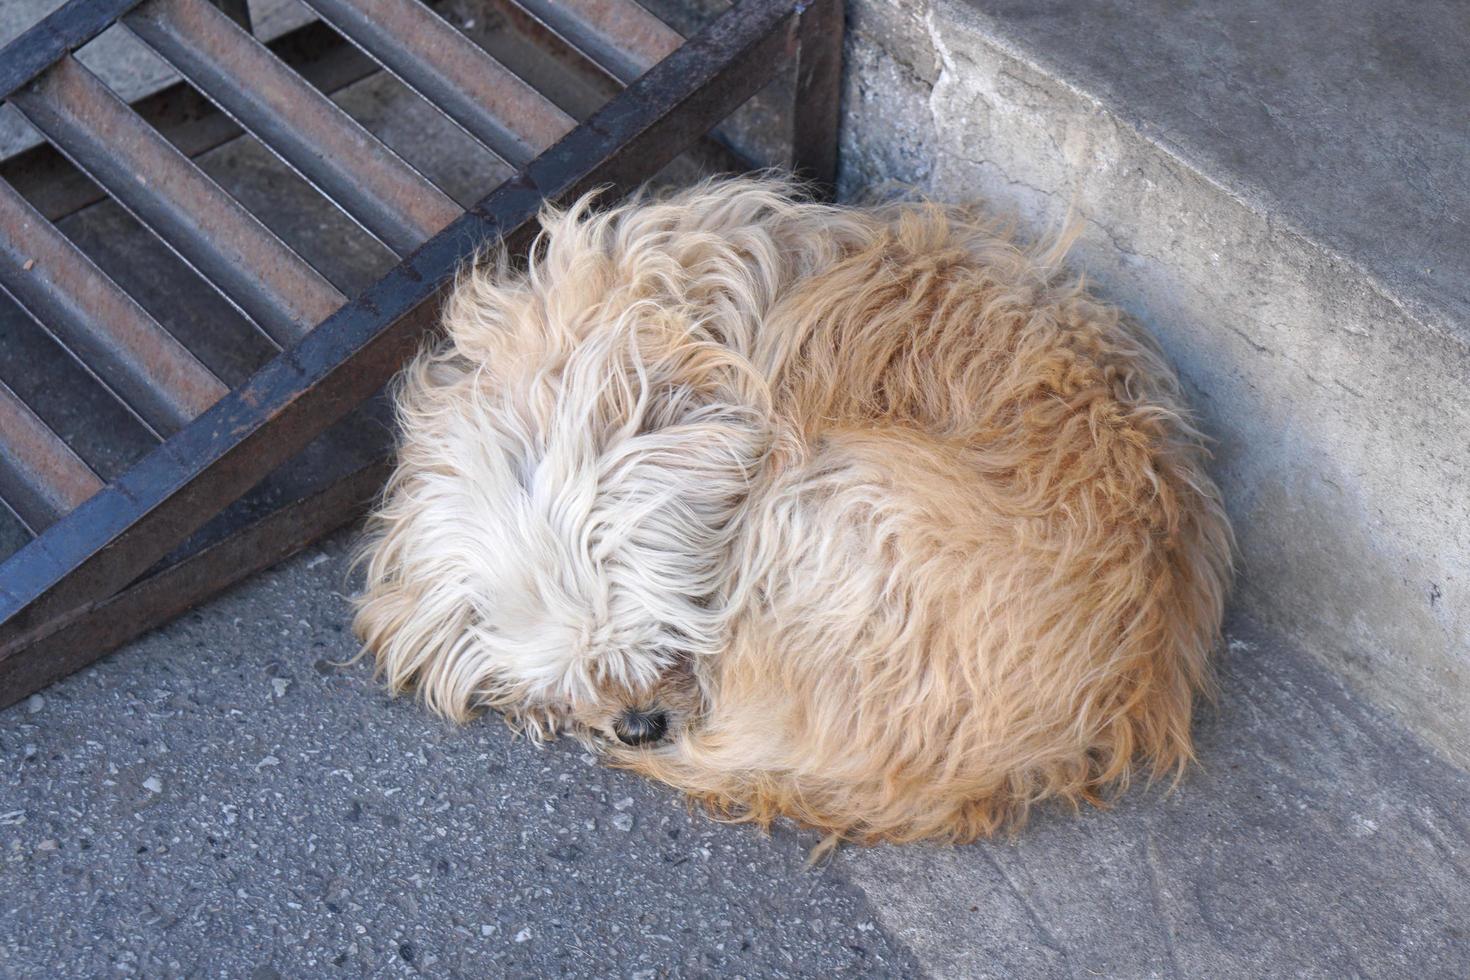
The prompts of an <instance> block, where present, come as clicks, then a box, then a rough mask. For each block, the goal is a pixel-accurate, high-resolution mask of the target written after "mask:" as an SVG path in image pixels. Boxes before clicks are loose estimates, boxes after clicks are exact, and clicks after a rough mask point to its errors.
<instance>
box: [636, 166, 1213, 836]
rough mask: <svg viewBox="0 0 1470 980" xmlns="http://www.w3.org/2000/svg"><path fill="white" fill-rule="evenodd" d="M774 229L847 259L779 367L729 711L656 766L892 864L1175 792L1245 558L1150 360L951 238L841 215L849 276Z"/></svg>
mask: <svg viewBox="0 0 1470 980" xmlns="http://www.w3.org/2000/svg"><path fill="white" fill-rule="evenodd" d="M732 192H734V193H738V190H732ZM776 220H778V221H780V222H782V223H783V224H784V227H783V228H782V229H780V230H779V231H778V233H777V236H778V237H785V238H787V239H788V240H789V239H790V238H791V236H792V234H793V233H792V231H791V228H792V226H793V225H795V226H797V227H798V228H800V227H801V226H802V225H807V226H809V227H808V230H809V233H810V234H811V235H813V236H823V240H822V241H821V242H819V243H816V244H815V245H814V246H813V248H812V251H813V252H815V253H823V252H825V253H826V255H827V257H828V261H827V264H826V265H825V266H824V267H816V268H812V269H811V270H810V271H809V272H808V273H807V274H805V275H803V276H801V277H799V278H796V279H794V280H793V281H792V282H791V283H790V284H789V285H788V286H787V288H786V290H785V292H784V294H783V295H782V296H781V298H780V299H779V300H778V301H777V302H776V303H775V304H774V305H773V308H772V310H771V312H770V315H769V318H768V319H767V320H766V322H765V323H763V324H762V325H761V334H760V338H759V340H758V342H757V346H758V349H759V350H760V351H761V353H759V354H757V359H758V360H763V361H764V363H765V364H766V365H767V370H769V371H770V372H771V382H772V392H773V406H772V411H773V416H774V418H775V419H776V420H777V425H778V426H782V427H784V426H789V427H790V429H791V430H792V433H791V438H788V439H786V440H784V441H783V440H778V441H777V444H778V445H784V446H786V447H789V448H788V450H787V451H785V452H781V451H777V452H775V453H773V454H772V456H771V458H770V459H769V460H768V462H767V471H766V472H765V473H764V474H763V475H762V476H760V477H758V478H757V479H756V481H755V491H754V496H753V499H752V501H751V504H750V507H749V510H748V513H747V516H746V524H745V529H744V533H743V536H742V537H741V538H740V539H739V542H738V544H737V551H738V554H737V561H738V562H739V567H740V573H739V574H740V578H739V580H738V585H737V589H736V591H737V592H738V593H739V594H740V595H741V596H742V597H744V602H745V605H744V606H743V608H742V610H741V613H740V615H738V616H737V617H736V618H735V620H734V622H733V627H732V638H731V642H730V646H729V649H728V650H727V651H726V652H725V653H724V654H723V655H722V656H721V657H720V658H719V660H718V662H717V663H716V664H715V665H714V672H715V683H714V684H713V685H712V687H711V691H712V698H711V705H710V708H709V711H708V714H707V716H706V718H705V719H704V722H703V723H702V724H701V725H700V726H699V727H697V728H694V729H691V730H690V732H689V733H688V734H687V736H686V737H685V738H683V739H682V740H680V741H679V742H678V743H677V744H676V745H675V746H673V749H672V751H669V750H661V751H659V752H655V753H650V754H644V755H641V756H640V757H639V758H638V760H637V762H636V764H637V765H638V766H640V767H641V768H643V769H644V770H645V771H647V772H649V773H650V774H652V775H655V776H657V777H659V778H662V779H665V780H668V781H671V782H674V783H675V784H676V785H680V786H682V787H684V788H685V789H687V790H689V791H690V792H692V793H694V794H696V795H698V796H700V797H702V798H704V799H706V800H708V801H710V802H712V803H714V804H715V805H716V806H717V807H719V808H722V809H724V810H725V811H726V812H728V813H731V814H732V815H741V816H746V817H751V818H754V819H757V820H765V819H768V818H770V817H773V816H776V815H781V814H785V815H790V816H795V817H797V818H798V819H800V820H802V821H804V822H806V823H809V824H812V825H815V826H818V827H821V828H823V829H826V830H829V831H831V832H833V833H835V834H839V835H844V836H856V837H862V838H884V839H910V838H917V837H934V836H938V837H944V838H951V839H968V838H971V837H974V836H977V835H980V834H985V833H989V832H991V831H993V830H994V829H996V828H997V827H998V826H1000V825H1001V824H1002V823H1004V822H1005V821H1006V820H1007V819H1010V818H1014V817H1017V816H1020V815H1022V814H1023V813H1024V810H1025V809H1026V807H1027V806H1029V805H1030V804H1031V803H1032V802H1035V801H1037V800H1040V799H1043V798H1046V797H1062V798H1067V799H1083V798H1085V799H1095V798H1097V795H1098V794H1099V793H1100V792H1101V791H1102V790H1103V788H1104V787H1105V786H1107V785H1108V784H1113V783H1118V782H1120V781H1126V780H1127V779H1128V778H1129V776H1130V775H1131V774H1132V773H1133V771H1134V769H1135V765H1136V764H1139V763H1141V764H1142V765H1143V766H1144V767H1145V768H1146V769H1147V771H1148V772H1149V773H1150V774H1151V775H1157V774H1164V773H1168V772H1170V771H1177V770H1178V769H1179V768H1180V767H1182V766H1183V765H1184V763H1185V762H1186V761H1187V760H1188V759H1189V758H1190V755H1191V750H1190V718H1191V713H1192V705H1193V701H1194V698H1195V695H1196V694H1197V693H1199V692H1200V691H1201V689H1202V688H1204V687H1205V685H1206V683H1207V676H1208V672H1207V662H1208V655H1209V653H1210V651H1211V648H1212V646H1213V645H1214V643H1215V642H1216V639H1217V636H1218V628H1219V622H1220V618H1221V612H1222V605H1223V600H1224V593H1225V591H1226V583H1227V580H1228V567H1229V554H1230V535H1229V530H1228V525H1227V524H1226V521H1225V518H1224V516H1223V511H1222V509H1221V507H1220V504H1219V500H1218V495H1217V493H1216V491H1215V489H1214V486H1213V484H1212V483H1211V481H1210V480H1209V478H1208V476H1207V475H1206V474H1205V472H1204V469H1203V459H1204V452H1203V450H1202V448H1201V446H1200V441H1199V438H1198V436H1197V435H1196V434H1195V433H1194V432H1193V430H1192V429H1191V428H1190V426H1189V424H1188V423H1187V421H1185V419H1186V413H1185V410H1184V408H1183V405H1182V403H1181V401H1180V398H1179V394H1178V389H1177V384H1176V382H1175V381H1174V377H1173V374H1172V372H1171V371H1170V370H1169V368H1168V367H1167V365H1166V364H1165V362H1164V361H1163V360H1162V358H1161V357H1160V355H1159V354H1158V352H1157V351H1156V350H1155V349H1154V348H1153V347H1152V345H1150V344H1149V343H1148V342H1147V341H1146V340H1145V339H1144V338H1142V337H1141V336H1140V335H1139V334H1138V333H1137V332H1136V331H1135V330H1134V329H1132V328H1131V327H1129V326H1128V325H1126V324H1125V323H1123V322H1122V321H1121V320H1120V318H1119V316H1118V314H1117V312H1116V311H1115V310H1113V309H1111V308H1109V307H1106V306H1103V305H1101V304H1099V303H1097V302H1096V301H1094V300H1092V299H1091V298H1090V297H1088V296H1087V295H1086V294H1085V293H1084V292H1082V291H1081V290H1080V289H1079V288H1077V287H1076V286H1075V285H1072V284H1070V283H1062V284H1058V283H1057V282H1056V280H1057V278H1058V270H1057V269H1056V268H1055V265H1054V263H1055V259H1054V258H1050V257H1048V258H1046V259H1041V258H1038V257H1036V256H1034V255H1032V254H1027V253H1025V252H1023V251H1022V250H1020V249H1018V248H1017V247H1015V246H1014V245H1012V244H1011V243H1010V242H1009V240H1007V239H1006V238H1005V237H1004V236H1003V235H999V234H997V233H996V232H995V231H994V230H993V229H992V228H991V227H987V226H985V225H983V224H975V223H972V222H970V221H967V220H966V219H965V218H964V217H963V216H962V215H960V214H958V213H956V212H953V211H949V210H945V209H941V208H937V207H925V206H915V207H897V208H888V209H885V210H883V211H881V212H877V213H872V214H865V215H853V214H851V213H849V214H847V215H845V216H844V219H843V227H842V239H843V240H842V242H841V247H840V248H838V249H836V250H834V249H833V248H832V242H831V239H830V237H829V236H826V235H825V232H824V227H825V225H826V223H827V222H826V215H825V213H824V212H822V211H820V210H816V209H813V212H812V214H811V216H810V217H809V218H808V217H806V216H802V215H797V216H794V217H793V216H790V215H786V216H781V217H779V218H777V219H776ZM855 229H856V230H855ZM788 248H789V245H788Z"/></svg>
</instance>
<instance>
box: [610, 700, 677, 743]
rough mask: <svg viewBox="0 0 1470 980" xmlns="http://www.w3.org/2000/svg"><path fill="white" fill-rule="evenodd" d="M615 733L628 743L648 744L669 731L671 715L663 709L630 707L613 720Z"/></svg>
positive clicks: (620, 739)
mask: <svg viewBox="0 0 1470 980" xmlns="http://www.w3.org/2000/svg"><path fill="white" fill-rule="evenodd" d="M613 733H614V734H615V735H617V737H618V740H619V741H621V742H623V743H624V744H626V745H647V744H648V743H649V742H657V741H658V740H659V739H661V738H663V737H664V736H665V735H667V734H668V733H669V716H668V715H667V714H666V713H664V712H662V711H634V710H633V709H631V708H629V709H628V710H627V711H624V712H623V713H622V715H621V716H619V718H618V720H617V721H615V722H613Z"/></svg>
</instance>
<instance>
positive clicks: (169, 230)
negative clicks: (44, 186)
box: [10, 56, 344, 346]
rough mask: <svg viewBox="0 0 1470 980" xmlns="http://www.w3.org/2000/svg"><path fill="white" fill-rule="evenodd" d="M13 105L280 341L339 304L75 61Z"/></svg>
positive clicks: (60, 65)
mask: <svg viewBox="0 0 1470 980" xmlns="http://www.w3.org/2000/svg"><path fill="white" fill-rule="evenodd" d="M10 101H11V103H12V104H13V105H15V106H16V107H17V108H18V109H20V110H21V112H22V113H23V114H24V115H25V117H26V118H27V119H29V120H30V121H31V123H32V124H33V125H34V126H35V127H36V128H37V129H39V130H40V131H41V132H42V134H44V135H45V136H46V138H47V139H49V140H50V141H51V142H52V143H53V144H54V145H55V146H56V147H57V149H59V150H61V151H62V152H63V153H65V154H66V156H67V157H68V158H69V159H70V160H71V161H72V162H73V163H74V164H76V165H77V166H78V167H79V168H81V169H82V170H83V171H85V172H86V173H87V175H88V176H90V177H91V178H92V179H93V180H95V181H96V182H97V183H98V184H101V185H102V186H103V187H104V188H106V190H107V191H108V193H110V194H111V195H112V196H113V197H114V198H115V199H116V200H117V201H118V203H119V204H121V205H123V207H125V208H127V209H128V210H129V211H130V212H132V214H133V215H134V216H135V217H137V218H138V219H139V220H140V221H142V222H143V223H144V224H145V225H147V226H148V227H149V228H151V229H152V230H153V231H154V232H155V233H156V234H157V235H158V236H159V237H160V238H161V239H163V241H164V242H166V243H167V244H168V245H169V247H170V248H172V249H173V250H174V251H175V252H177V253H178V255H179V257H180V258H182V259H183V260H184V261H185V262H187V263H189V265H191V266H192V267H193V268H194V269H196V270H197V271H198V272H199V273H200V274H201V275H203V276H204V278H205V279H207V280H209V281H210V282H211V283H213V284H214V285H215V287H216V288H218V289H219V290H220V292H221V293H223V294H224V295H225V296H226V297H227V298H228V299H229V300H230V301H231V302H233V303H234V304H235V305H236V306H238V307H239V308H240V309H241V310H242V311H243V312H244V313H245V314H246V315H247V316H249V317H250V318H251V319H252V320H254V321H255V322H256V323H257V324H258V325H259V326H260V327H261V329H262V330H264V331H265V332H266V333H267V334H269V335H270V336H271V337H272V338H273V339H274V340H275V341H276V342H277V343H279V344H281V345H282V346H286V345H288V344H291V343H294V342H295V341H297V340H299V339H300V338H301V337H302V336H304V335H305V334H306V333H308V332H309V331H310V330H311V328H312V327H314V326H315V325H316V324H317V323H320V322H321V321H322V320H323V319H325V318H326V317H327V316H329V315H331V313H332V312H333V311H334V310H336V309H337V308H338V307H340V306H341V305H342V303H343V302H344V297H343V296H342V294H341V293H339V292H338V291H337V290H336V288H335V287H333V286H332V284H331V283H329V282H327V280H326V279H324V278H322V276H321V275H320V274H319V273H317V272H316V270H314V269H312V268H311V266H309V265H307V264H306V262H304V261H303V260H302V259H301V257H300V256H298V255H297V254H296V253H295V252H293V251H291V249H290V248H288V247H287V246H286V244H285V243H284V242H282V241H281V240H280V239H279V238H277V237H276V236H275V235H273V234H271V232H270V231H269V230H268V229H267V228H266V227H265V225H263V224H261V223H260V221H258V220H257V219H256V218H255V217H254V216H253V215H251V214H250V213H249V212H248V211H246V210H245V209H244V208H243V207H241V206H240V204H239V203H238V202H236V201H235V200H234V199H233V198H232V197H230V196H229V195H228V194H226V193H225V192H224V191H223V190H221V189H220V187H219V185H218V184H216V183H215V182H214V181H213V180H210V179H209V177H207V176H205V174H204V172H203V171H201V170H200V169H199V168H198V167H196V166H194V164H193V163H191V162H190V161H189V159H188V157H186V156H184V155H183V154H182V153H180V152H179V151H178V150H176V149H175V148H174V147H173V146H172V145H171V144H170V143H169V142H168V141H167V140H165V139H164V138H163V137H162V136H160V135H159V134H158V132H157V130H155V129H153V128H152V127H150V126H149V125H148V124H147V123H145V122H144V121H143V120H142V119H140V118H138V116H137V115H135V114H134V113H133V112H132V110H130V109H129V108H128V107H127V106H126V105H125V104H124V103H123V102H122V100H121V99H119V98H118V97H117V96H116V95H114V94H113V93H112V91H111V90H110V89H108V88H107V86H106V85H104V84H103V83H102V82H101V81H100V80H99V79H98V78H97V77H96V76H95V75H93V74H92V73H91V72H90V71H88V70H87V69H86V68H84V67H83V66H82V65H81V64H80V63H79V62H78V61H76V59H74V58H72V57H70V56H67V57H65V58H62V59H61V60H60V61H58V62H57V63H56V64H55V65H54V66H53V67H52V68H51V69H50V70H48V71H46V72H44V73H43V74H41V75H40V76H39V77H37V78H36V79H35V81H33V82H31V83H30V84H29V85H27V86H25V87H24V88H22V89H20V90H19V91H17V92H16V93H14V94H13V95H12V96H11V99H10Z"/></svg>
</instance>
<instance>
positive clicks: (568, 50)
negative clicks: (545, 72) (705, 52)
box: [488, 0, 760, 173]
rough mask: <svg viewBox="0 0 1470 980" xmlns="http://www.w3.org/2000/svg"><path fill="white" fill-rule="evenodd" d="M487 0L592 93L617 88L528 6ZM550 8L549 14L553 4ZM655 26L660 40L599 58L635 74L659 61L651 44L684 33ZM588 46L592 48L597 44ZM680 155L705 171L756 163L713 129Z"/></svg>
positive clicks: (606, 71) (607, 93) (605, 69)
mask: <svg viewBox="0 0 1470 980" xmlns="http://www.w3.org/2000/svg"><path fill="white" fill-rule="evenodd" d="M488 1H490V3H491V4H492V7H494V9H495V10H497V12H498V13H500V15H501V16H504V18H506V19H507V21H509V22H510V24H513V25H514V29H516V32H519V34H522V35H525V37H526V38H529V40H531V43H532V44H535V46H537V48H539V50H541V51H544V53H545V54H548V56H551V57H553V59H556V62H557V63H559V65H560V66H562V68H563V69H564V71H566V72H569V73H573V75H575V76H576V78H578V79H579V81H581V82H582V84H584V85H587V87H588V88H589V90H592V91H597V93H600V94H601V96H603V98H612V97H613V96H616V94H617V93H619V91H622V90H623V85H625V82H623V81H622V79H620V78H619V75H617V73H616V72H614V71H613V68H609V66H604V65H600V63H598V62H597V60H595V59H594V57H592V56H591V54H588V53H587V51H584V50H581V48H579V47H578V46H576V44H575V43H572V41H570V40H567V38H566V37H563V35H562V34H560V32H559V31H557V29H554V28H553V26H551V25H548V24H547V22H545V21H542V19H541V18H538V16H537V15H535V13H532V10H529V9H528V7H526V6H522V4H520V3H517V1H516V0H488ZM532 6H535V7H538V9H545V4H544V3H542V4H532ZM551 10H553V13H554V7H553V9H551ZM639 12H641V15H642V16H648V18H653V16H654V15H653V13H648V12H647V10H644V9H642V7H639ZM551 19H553V21H557V19H559V18H556V16H551ZM659 24H660V28H661V29H659V35H660V38H659V40H657V43H656V44H647V43H645V44H641V46H635V47H632V48H628V50H623V51H622V54H620V56H619V57H604V60H607V62H609V65H612V66H614V68H616V66H617V65H619V63H620V62H622V63H623V65H625V68H623V69H622V73H623V75H625V76H632V78H637V76H638V75H641V73H642V72H644V71H645V69H647V68H648V66H650V65H653V63H654V62H657V60H659V59H657V57H654V54H653V51H654V50H656V48H661V47H666V46H667V43H669V38H670V37H676V38H679V40H682V38H684V35H682V34H676V32H675V31H673V28H669V26H666V25H663V22H661V21H660V22H659ZM567 32H569V34H572V35H576V34H578V31H567ZM603 43H604V44H610V43H612V38H609V37H604V38H603ZM589 47H594V48H595V47H597V46H589ZM629 62H631V63H635V65H637V66H638V68H637V69H635V71H634V69H626V65H628V63H629ZM685 153H686V154H688V156H689V157H692V159H694V160H697V162H698V165H700V166H701V167H704V169H706V170H709V172H720V173H742V172H747V170H754V169H757V167H759V166H760V165H759V163H756V162H754V160H751V159H750V157H747V156H745V154H744V153H742V151H739V150H736V148H735V147H734V145H731V143H729V141H728V140H726V138H725V137H723V135H722V132H720V131H719V128H716V129H713V131H710V132H707V134H704V135H701V137H700V138H698V141H697V143H694V144H692V145H689V147H688V148H686V150H685Z"/></svg>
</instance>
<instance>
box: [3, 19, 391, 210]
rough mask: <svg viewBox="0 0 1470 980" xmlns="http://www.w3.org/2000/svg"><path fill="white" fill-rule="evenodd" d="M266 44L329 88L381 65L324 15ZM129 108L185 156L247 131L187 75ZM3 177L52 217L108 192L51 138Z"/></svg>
mask: <svg viewBox="0 0 1470 980" xmlns="http://www.w3.org/2000/svg"><path fill="white" fill-rule="evenodd" d="M266 47H268V48H270V50H271V52H272V53H273V54H275V55H276V57H278V58H280V59H281V60H282V61H284V62H286V64H288V65H290V66H291V68H292V70H293V71H295V72H297V73H298V74H300V75H301V77H302V78H305V79H306V80H307V81H308V82H310V83H311V84H312V85H313V86H315V87H316V88H317V89H319V90H320V91H322V92H325V93H327V94H329V95H330V94H331V93H333V92H336V91H338V90H339V89H343V88H346V87H347V86H348V85H351V84H352V83H354V82H357V81H361V80H362V79H364V78H367V77H368V76H369V75H372V74H374V73H375V72H377V71H378V70H379V69H378V65H377V63H376V62H374V61H373V60H372V59H371V58H369V57H367V56H366V55H364V54H363V53H362V52H361V51H359V50H357V48H356V47H354V46H353V45H351V44H349V43H347V42H346V41H344V40H343V39H342V37H341V35H339V34H338V33H337V32H336V31H334V30H332V29H331V28H330V27H328V26H327V25H326V24H323V23H321V22H320V21H313V22H312V23H310V24H306V25H304V26H302V27H298V28H297V29H296V30H294V31H289V32H287V33H285V34H283V35H281V36H280V37H278V38H276V39H275V40H273V41H271V42H270V43H269V44H267V45H266ZM129 108H131V109H132V110H133V112H134V113H136V114H137V115H138V116H140V117H142V118H143V120H144V121H145V122H147V123H148V124H149V125H150V126H152V127H153V128H154V129H156V130H158V131H159V132H160V133H161V134H163V136H164V138H165V139H167V140H168V141H169V142H170V143H172V144H173V145H174V146H175V147H177V148H178V150H179V152H181V153H183V154H184V155H185V156H187V157H197V156H199V155H200V154H202V153H206V152H208V151H209V150H212V149H214V148H215V147H217V146H220V145H222V144H224V143H227V142H229V141H230V140H232V139H235V138H236V137H237V136H239V135H240V134H241V133H243V132H244V130H242V129H241V128H240V127H239V126H238V125H236V123H235V121H234V120H233V119H231V118H230V117H229V116H226V115H224V114H223V113H221V112H220V111H219V110H218V109H216V108H215V105H214V103H213V102H210V101H209V100H208V99H207V98H205V97H204V96H203V95H200V94H199V92H197V91H196V90H195V89H194V88H193V87H192V86H190V85H189V84H188V83H187V82H178V83H175V84H173V85H170V86H168V87H167V88H164V89H161V90H159V91H158V92H155V93H154V94H152V95H147V96H144V97H143V98H140V99H138V100H137V101H135V102H133V103H131V104H130V105H129ZM0 179H3V180H5V181H7V182H8V183H10V184H11V185H12V186H13V187H15V189H16V190H18V191H20V192H21V194H22V195H23V196H24V197H25V198H26V199H27V200H29V201H30V202H31V203H32V204H34V205H35V206H36V209H37V210H38V211H40V212H41V213H42V214H43V215H45V216H46V217H47V218H49V219H50V220H52V221H59V220H60V219H62V218H64V217H66V216H67V215H69V214H72V213H74V212H76V211H80V210H81V209H82V208H84V207H87V206H89V205H92V204H96V203H97V202H99V201H104V200H106V199H107V194H106V192H105V191H103V190H102V189H101V188H100V187H98V186H97V185H96V184H94V183H92V181H91V180H90V179H88V178H87V176H86V175H85V174H83V173H82V172H81V171H79V170H77V168H76V167H73V166H72V165H71V163H70V162H69V161H68V160H67V159H66V157H64V156H62V155H61V153H60V152H58V151H57V150H56V148H55V147H53V146H51V144H49V143H41V144H39V145H37V146H33V147H31V148H30V149H28V150H23V151H21V152H20V153H17V154H16V155H15V156H13V157H10V158H8V159H6V160H3V161H0Z"/></svg>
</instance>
